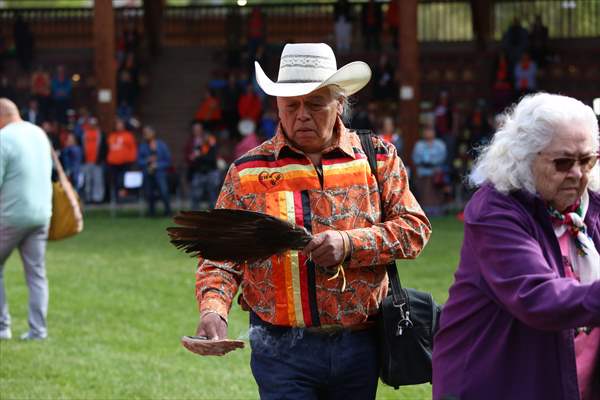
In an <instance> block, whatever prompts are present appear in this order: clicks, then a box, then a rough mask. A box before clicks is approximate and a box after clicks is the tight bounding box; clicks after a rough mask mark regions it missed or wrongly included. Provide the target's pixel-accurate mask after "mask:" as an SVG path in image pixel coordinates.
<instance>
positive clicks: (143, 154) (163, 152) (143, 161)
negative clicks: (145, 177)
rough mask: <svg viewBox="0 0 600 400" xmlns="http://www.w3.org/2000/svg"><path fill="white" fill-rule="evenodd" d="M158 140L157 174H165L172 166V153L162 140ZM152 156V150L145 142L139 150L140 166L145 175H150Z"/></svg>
mask: <svg viewBox="0 0 600 400" xmlns="http://www.w3.org/2000/svg"><path fill="white" fill-rule="evenodd" d="M155 140H156V156H157V157H156V158H157V159H156V172H165V171H166V170H167V168H169V167H170V166H171V153H170V152H169V148H168V147H167V145H166V144H165V142H163V141H162V140H159V139H155ZM151 155H152V150H150V146H149V145H148V143H146V142H143V143H142V144H140V147H139V148H138V165H139V166H140V168H142V169H143V171H144V173H148V159H149V158H150V156H151Z"/></svg>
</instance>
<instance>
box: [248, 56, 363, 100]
mask: <svg viewBox="0 0 600 400" xmlns="http://www.w3.org/2000/svg"><path fill="white" fill-rule="evenodd" d="M254 67H255V69H256V81H257V82H258V86H260V88H261V89H262V90H263V91H264V92H265V93H266V94H268V95H269V96H277V97H294V96H304V95H305V94H308V93H310V92H313V91H315V90H317V89H320V88H322V87H325V86H328V85H337V86H339V87H341V88H342V89H343V90H344V92H345V93H346V95H347V96H351V95H353V94H354V93H356V92H358V91H359V90H360V89H362V88H363V87H365V86H366V85H367V83H369V80H370V79H371V68H369V66H368V65H367V64H366V63H364V62H362V61H354V62H351V63H349V64H346V65H344V66H343V67H342V68H340V69H338V70H337V71H336V72H334V73H333V74H332V75H331V76H330V77H329V78H327V79H325V80H324V81H323V82H300V83H288V82H285V83H279V82H273V81H272V80H270V79H269V77H268V76H267V75H266V74H265V72H264V71H263V69H262V68H261V66H260V64H259V63H258V62H256V61H255V62H254Z"/></svg>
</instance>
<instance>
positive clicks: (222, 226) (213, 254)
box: [167, 209, 312, 263]
mask: <svg viewBox="0 0 600 400" xmlns="http://www.w3.org/2000/svg"><path fill="white" fill-rule="evenodd" d="M173 220H174V222H175V223H176V224H178V225H180V226H179V227H170V228H167V232H168V233H169V236H170V238H171V243H172V244H173V245H175V247H177V248H178V249H182V250H184V251H185V252H186V253H191V254H192V255H193V256H199V257H203V258H207V259H210V260H214V261H233V262H237V263H240V262H245V261H247V262H253V261H258V260H264V259H266V258H268V257H270V256H272V255H273V254H278V253H281V252H283V251H285V250H288V249H298V250H299V249H302V248H304V247H305V246H306V245H307V244H308V242H310V240H311V239H312V236H311V234H310V233H309V232H308V231H307V230H306V229H305V228H304V227H302V226H297V225H294V224H290V223H289V222H286V221H283V220H280V219H278V218H275V217H272V216H270V215H267V214H263V213H257V212H254V211H246V210H231V209H216V210H211V211H181V212H180V213H179V214H177V215H176V216H175V217H174V218H173Z"/></svg>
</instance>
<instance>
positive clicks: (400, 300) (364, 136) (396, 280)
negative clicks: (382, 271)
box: [356, 129, 409, 307]
mask: <svg viewBox="0 0 600 400" xmlns="http://www.w3.org/2000/svg"><path fill="white" fill-rule="evenodd" d="M356 134H357V135H358V137H359V138H360V143H361V144H362V148H363V151H364V152H365V155H366V156H367V160H368V161H369V166H370V167H371V173H372V174H373V176H374V177H375V181H377V187H378V190H379V200H380V202H381V205H380V207H379V208H380V209H381V220H382V221H384V220H385V209H384V206H383V195H382V192H381V185H380V183H379V177H378V174H377V157H376V155H375V147H374V146H373V139H372V137H373V132H371V131H370V130H368V129H358V130H356ZM386 271H387V274H388V280H389V281H390V285H391V286H392V298H393V300H394V305H396V306H398V307H402V306H404V305H405V304H407V305H408V304H409V303H408V298H407V297H406V293H405V292H404V290H402V283H401V282H400V276H399V275H398V269H397V268H396V263H395V262H391V263H390V264H388V265H387V266H386Z"/></svg>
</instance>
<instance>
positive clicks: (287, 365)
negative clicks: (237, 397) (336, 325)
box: [250, 313, 379, 400]
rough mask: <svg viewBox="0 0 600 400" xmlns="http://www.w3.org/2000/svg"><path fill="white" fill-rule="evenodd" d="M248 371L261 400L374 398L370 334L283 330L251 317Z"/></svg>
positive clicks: (373, 352) (374, 347)
mask: <svg viewBox="0 0 600 400" xmlns="http://www.w3.org/2000/svg"><path fill="white" fill-rule="evenodd" d="M250 346H251V347H252V356H251V361H250V366H251V368H252V374H253V375H254V379H255V380H256V383H257V384H258V390H259V393H260V398H261V399H263V400H265V399H302V400H311V399H340V400H341V399H344V400H346V399H361V400H362V399H374V398H375V395H376V393H377V382H378V375H379V364H378V355H377V342H376V336H375V330H374V329H370V330H364V331H357V332H351V331H348V330H345V331H341V332H338V333H334V334H325V333H313V332H309V331H307V330H305V329H301V328H283V327H275V326H272V325H268V324H266V323H264V322H262V321H261V320H260V319H259V318H258V317H257V316H256V314H254V313H250Z"/></svg>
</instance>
